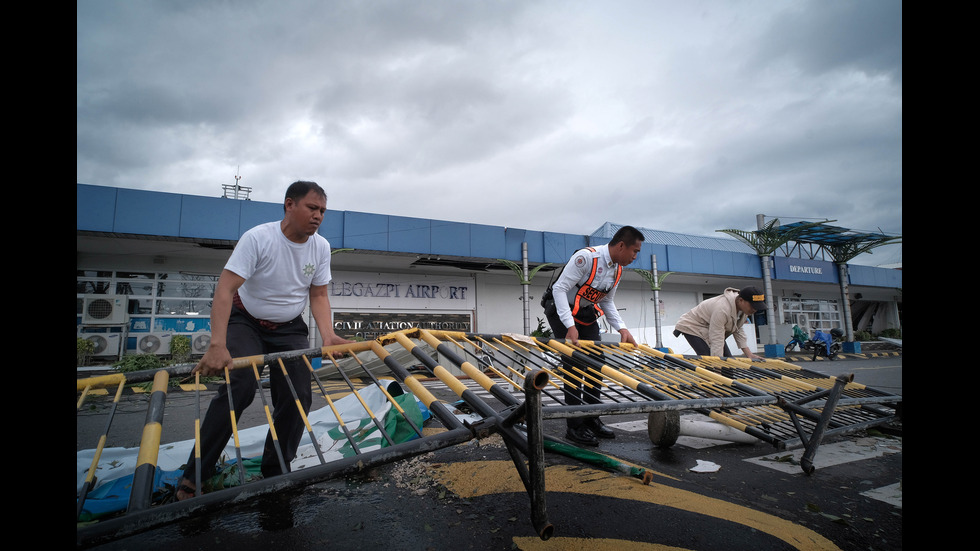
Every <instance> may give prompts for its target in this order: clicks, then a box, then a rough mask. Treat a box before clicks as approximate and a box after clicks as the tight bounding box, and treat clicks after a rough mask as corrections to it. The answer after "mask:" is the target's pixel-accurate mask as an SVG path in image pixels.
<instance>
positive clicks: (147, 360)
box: [112, 354, 163, 373]
mask: <svg viewBox="0 0 980 551" xmlns="http://www.w3.org/2000/svg"><path fill="white" fill-rule="evenodd" d="M112 367H114V368H116V371H121V372H123V373H127V372H130V371H144V370H147V369H160V368H162V367H163V362H162V361H160V357H159V356H157V355H156V354H128V355H126V356H123V357H122V360H120V361H118V362H116V363H115V364H113V366H112Z"/></svg>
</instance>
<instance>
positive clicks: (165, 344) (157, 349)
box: [136, 332, 174, 354]
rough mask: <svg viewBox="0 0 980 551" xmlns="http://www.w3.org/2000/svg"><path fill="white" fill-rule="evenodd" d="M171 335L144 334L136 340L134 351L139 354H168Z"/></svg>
mask: <svg viewBox="0 0 980 551" xmlns="http://www.w3.org/2000/svg"><path fill="white" fill-rule="evenodd" d="M173 336H174V334H173V333H169V332H168V333H146V334H143V335H140V336H139V337H137V338H136V350H137V352H138V353H140V354H170V340H171V339H173Z"/></svg>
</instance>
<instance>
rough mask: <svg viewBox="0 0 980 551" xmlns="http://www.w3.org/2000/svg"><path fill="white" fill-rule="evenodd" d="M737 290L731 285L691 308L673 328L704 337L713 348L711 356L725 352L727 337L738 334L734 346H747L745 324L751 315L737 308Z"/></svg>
mask: <svg viewBox="0 0 980 551" xmlns="http://www.w3.org/2000/svg"><path fill="white" fill-rule="evenodd" d="M737 296H738V289H734V288H732V287H729V288H727V289H725V292H724V293H722V294H720V295H718V296H716V297H712V298H709V299H708V300H705V301H703V302H702V303H701V304H698V305H697V306H695V307H694V308H691V309H690V310H689V311H688V312H687V313H685V314H684V315H683V316H681V318H680V319H679V320H677V325H675V326H674V329H676V330H678V331H680V332H681V333H687V334H689V335H695V336H698V337H701V338H702V339H704V342H706V343H708V346H710V347H711V355H712V356H718V357H722V356H724V355H725V339H727V338H728V336H729V335H734V336H735V346H736V347H738V348H739V349H742V348H745V347H746V346H747V339H746V338H745V332H744V331H742V326H743V325H745V322H746V321H748V319H749V317H748V316H747V315H745V314H743V313H742V312H739V311H738V309H737V308H735V297H737Z"/></svg>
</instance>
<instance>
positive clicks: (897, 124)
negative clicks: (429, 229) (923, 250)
mask: <svg viewBox="0 0 980 551" xmlns="http://www.w3.org/2000/svg"><path fill="white" fill-rule="evenodd" d="M76 8H77V11H76V13H77V50H76V52H77V53H76V55H77V83H76V91H77V94H76V102H77V120H76V123H77V124H76V132H77V168H76V170H77V175H76V181H77V182H80V183H85V184H93V185H104V186H116V187H124V188H140V189H151V190H156V191H167V192H175V193H187V194H193V195H205V196H216V197H217V196H221V194H222V188H221V186H222V185H223V184H234V183H235V176H236V174H237V175H239V176H240V177H241V180H240V183H241V185H243V186H248V187H251V188H252V194H251V198H252V199H254V200H260V201H273V202H279V201H281V200H282V195H283V192H284V191H285V188H286V186H287V185H288V184H289V183H290V182H292V181H294V180H297V179H307V180H314V181H316V182H318V183H320V184H321V185H322V186H323V187H324V188H325V189H326V190H327V193H328V197H329V202H328V208H330V209H333V210H351V211H361V212H372V213H379V214H394V215H404V216H416V217H422V218H436V219H442V220H453V221H463V222H473V223H480V224H493V225H498V226H506V227H518V228H527V229H532V230H543V231H556V232H564V233H575V234H589V233H592V232H593V231H594V230H595V229H597V228H598V227H599V226H601V225H602V224H603V223H604V222H607V221H608V222H613V223H615V224H631V225H635V226H640V227H646V228H654V229H659V230H667V231H674V232H682V233H690V234H695V235H708V236H725V235H724V234H720V233H718V232H717V231H716V230H719V229H728V228H735V229H743V230H752V229H755V228H756V215H757V214H764V215H766V216H767V220H768V219H769V218H773V217H778V218H779V219H780V221H781V222H797V221H800V220H823V219H829V220H835V221H836V222H834V225H838V226H843V227H846V228H852V229H857V230H865V231H883V232H885V233H886V234H890V235H891V234H894V235H900V234H901V233H902V3H901V1H899V0H860V1H859V0H780V1H775V0H761V1H755V0H704V1H688V0H684V1H680V0H672V1H667V0H662V1H661V0H602V1H598V0H592V1H576V0H452V1H450V0H363V1H359V0H345V1H340V0H336V1H334V0H330V1H327V0H321V1H315V0H306V1H289V0H287V1H282V0H277V1H272V0H238V1H234V2H231V1H217V0H215V1H211V0H204V1H191V0H181V1H166V2H159V1H156V2H153V1H142V0H85V1H79V2H78V3H77V4H76ZM895 262H901V245H891V246H886V247H882V248H880V249H877V250H876V252H875V253H874V254H871V255H862V256H861V257H859V258H858V259H856V260H855V262H854V263H857V264H866V265H882V264H891V263H895Z"/></svg>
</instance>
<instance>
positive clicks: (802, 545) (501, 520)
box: [77, 355, 902, 551]
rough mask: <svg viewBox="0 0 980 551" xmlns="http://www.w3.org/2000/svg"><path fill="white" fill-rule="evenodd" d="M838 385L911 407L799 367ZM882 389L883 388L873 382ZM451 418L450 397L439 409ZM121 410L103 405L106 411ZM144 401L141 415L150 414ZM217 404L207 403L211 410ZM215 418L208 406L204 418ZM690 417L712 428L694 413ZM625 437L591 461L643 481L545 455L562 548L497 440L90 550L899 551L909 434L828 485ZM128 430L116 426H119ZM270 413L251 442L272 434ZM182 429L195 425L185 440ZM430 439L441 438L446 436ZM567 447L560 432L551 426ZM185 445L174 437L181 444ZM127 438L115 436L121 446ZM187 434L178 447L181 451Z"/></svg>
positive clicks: (825, 478) (831, 370)
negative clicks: (636, 470) (614, 462)
mask: <svg viewBox="0 0 980 551" xmlns="http://www.w3.org/2000/svg"><path fill="white" fill-rule="evenodd" d="M798 365H801V366H802V367H806V368H808V369H814V370H817V371H821V372H826V373H827V374H829V375H835V376H836V375H839V374H843V373H854V374H855V382H861V383H864V384H868V385H869V386H876V387H878V388H887V389H888V390H889V391H890V392H892V393H895V394H901V356H900V355H888V356H886V357H878V358H875V357H871V356H866V357H863V358H844V359H841V360H836V361H833V362H829V361H817V362H812V363H811V362H799V363H798ZM872 379H874V381H875V382H874V384H872V383H871V382H870V381H871V380H872ZM193 397H194V393H193V392H181V391H179V390H177V391H172V392H170V397H169V398H168V404H167V412H166V415H165V420H164V434H163V441H165V442H166V441H172V440H168V435H169V432H168V430H174V431H177V427H178V426H179V425H182V424H183V423H185V422H186V418H190V419H191V423H193V421H192V420H193V416H194V413H195V411H196V410H195V404H196V401H195V400H194V398H193ZM440 398H443V399H445V400H446V401H448V402H452V401H455V400H454V399H453V397H450V396H447V397H441V396H440ZM109 399H111V398H103V399H102V400H106V401H108V400H109ZM98 400H99V399H95V400H94V401H93V404H94V405H92V406H89V407H88V408H83V413H81V414H80V415H79V417H78V421H77V428H78V449H84V448H91V447H93V446H92V445H91V444H90V443H95V442H96V441H97V440H98V437H99V434H100V433H101V431H102V429H103V426H102V425H103V424H104V422H105V421H104V419H105V416H104V415H100V414H99V413H100V412H99V410H100V408H104V407H105V403H98ZM145 400H146V397H145V396H139V395H135V394H128V395H126V396H125V397H124V401H123V402H122V403H120V405H119V407H118V408H117V415H118V416H119V418H118V420H117V421H114V424H113V428H112V430H111V431H110V439H109V441H108V442H107V445H108V446H131V445H133V444H134V443H133V442H131V441H130V440H133V439H136V440H137V442H138V438H139V430H138V428H137V429H135V431H134V430H131V429H130V428H129V427H130V425H131V426H132V427H139V426H141V424H142V422H143V421H144V417H145V411H146V405H145ZM141 401H143V403H141ZM205 404H206V401H205ZM205 407H206V406H205ZM688 416H697V417H698V418H700V417H701V416H700V415H698V414H694V413H685V415H684V417H685V418H694V417H688ZM604 420H605V422H606V424H607V425H609V426H611V427H612V428H613V430H614V431H615V433H616V438H615V439H612V440H602V441H601V443H600V445H599V447H598V448H590V449H591V450H593V451H598V452H599V453H602V454H605V455H608V456H610V457H614V458H616V459H618V460H619V461H622V462H626V463H628V464H631V465H634V466H638V467H641V468H643V469H645V470H646V471H647V472H648V473H649V474H650V475H651V476H650V481H649V483H648V484H644V482H643V481H642V480H641V479H640V478H637V477H635V476H630V475H628V474H624V473H622V472H613V471H609V470H606V469H604V468H602V467H599V466H596V465H592V464H588V463H585V462H583V461H581V460H578V459H574V458H571V457H568V456H566V455H562V454H558V453H548V454H546V458H545V459H546V465H547V468H546V475H545V477H546V482H545V486H546V490H547V495H546V502H547V517H548V521H549V522H550V523H551V524H552V525H553V529H554V531H553V535H552V537H551V538H550V539H548V540H547V541H543V540H542V539H541V538H540V537H539V536H538V534H537V533H536V531H535V528H534V526H532V523H531V518H530V514H531V507H530V500H529V496H528V494H527V492H526V491H525V490H524V487H523V485H522V484H521V482H520V477H519V476H518V474H517V471H516V469H515V466H514V464H513V462H512V460H511V458H510V455H509V454H508V452H507V448H506V447H505V446H504V444H503V441H502V439H501V438H500V436H499V435H494V436H491V437H489V438H484V439H482V440H472V441H470V442H468V443H465V444H461V445H456V446H451V447H448V448H444V449H440V450H437V451H434V452H430V453H425V454H423V455H419V456H417V457H414V458H412V459H406V460H402V461H398V462H395V463H390V464H386V465H383V466H380V467H376V468H372V469H369V470H367V471H365V472H362V473H360V474H357V475H352V476H346V477H339V478H336V479H333V480H328V481H326V482H320V483H316V484H311V485H308V486H304V487H302V488H299V489H294V490H289V491H284V492H280V493H277V494H273V495H266V496H259V497H256V498H254V499H250V500H247V501H245V502H243V503H238V504H233V503H228V504H226V505H224V506H223V507H222V509H221V511H220V513H218V514H209V515H204V516H201V517H198V518H191V519H185V520H181V521H178V522H175V523H172V524H167V525H164V526H161V527H158V528H154V529H151V530H147V531H144V532H140V533H137V534H134V535H132V536H128V537H124V538H121V539H118V540H115V541H112V542H109V543H103V544H101V545H96V546H90V547H91V548H94V549H103V550H123V549H139V550H141V551H147V550H152V549H165V548H166V549H169V548H172V547H176V548H179V549H201V550H210V549H222V548H237V549H253V548H258V547H263V548H268V547H269V546H289V547H291V548H293V549H320V548H330V549H341V550H343V549H365V548H372V547H383V548H387V549H420V550H421V549H522V550H538V549H542V550H543V549H595V550H604V549H609V550H613V549H616V550H620V549H690V550H709V549H753V550H767V549H774V550H775V549H844V550H855V551H856V550H859V549H861V550H866V549H877V550H892V549H895V550H897V549H901V548H902V505H901V487H902V453H901V452H902V438H901V425H900V424H899V425H897V426H895V425H892V426H888V427H881V428H882V429H886V430H877V429H872V430H869V431H859V432H856V433H852V434H849V435H843V436H835V437H828V438H824V440H823V441H822V442H821V445H820V448H819V449H818V451H817V454H816V456H815V457H814V465H815V467H816V470H815V471H814V472H813V473H812V474H809V475H807V474H805V473H804V472H803V470H802V468H801V467H800V466H799V456H800V455H801V454H802V450H799V449H798V450H776V449H775V448H774V447H773V446H772V445H770V444H766V443H763V442H761V441H756V442H753V443H732V442H726V441H720V440H706V439H702V438H695V437H692V436H686V435H683V434H682V436H681V437H680V438H679V439H678V441H677V443H676V444H674V445H673V446H671V447H669V448H658V447H657V446H655V445H653V444H652V443H651V441H650V437H649V435H648V433H647V415H646V414H639V415H618V416H606V417H604ZM117 422H118V423H119V425H116V423H117ZM264 423H265V417H264V412H263V411H262V408H261V405H260V404H259V403H258V401H257V402H256V403H254V404H253V405H252V407H250V408H249V409H248V410H246V411H245V412H244V413H243V417H242V425H241V426H242V427H247V426H253V424H264ZM184 426H186V425H184ZM425 428H426V431H427V432H429V431H439V430H441V428H440V426H439V425H438V422H435V421H430V422H429V423H427V424H426V427H425ZM545 433H546V434H547V435H548V436H553V437H562V436H564V420H547V421H545ZM174 434H176V432H175V433H174ZM113 435H115V436H113ZM185 435H186V430H185V432H184V433H183V434H182V435H180V436H177V437H174V439H177V438H180V439H183V438H185V437H186V436H185Z"/></svg>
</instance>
